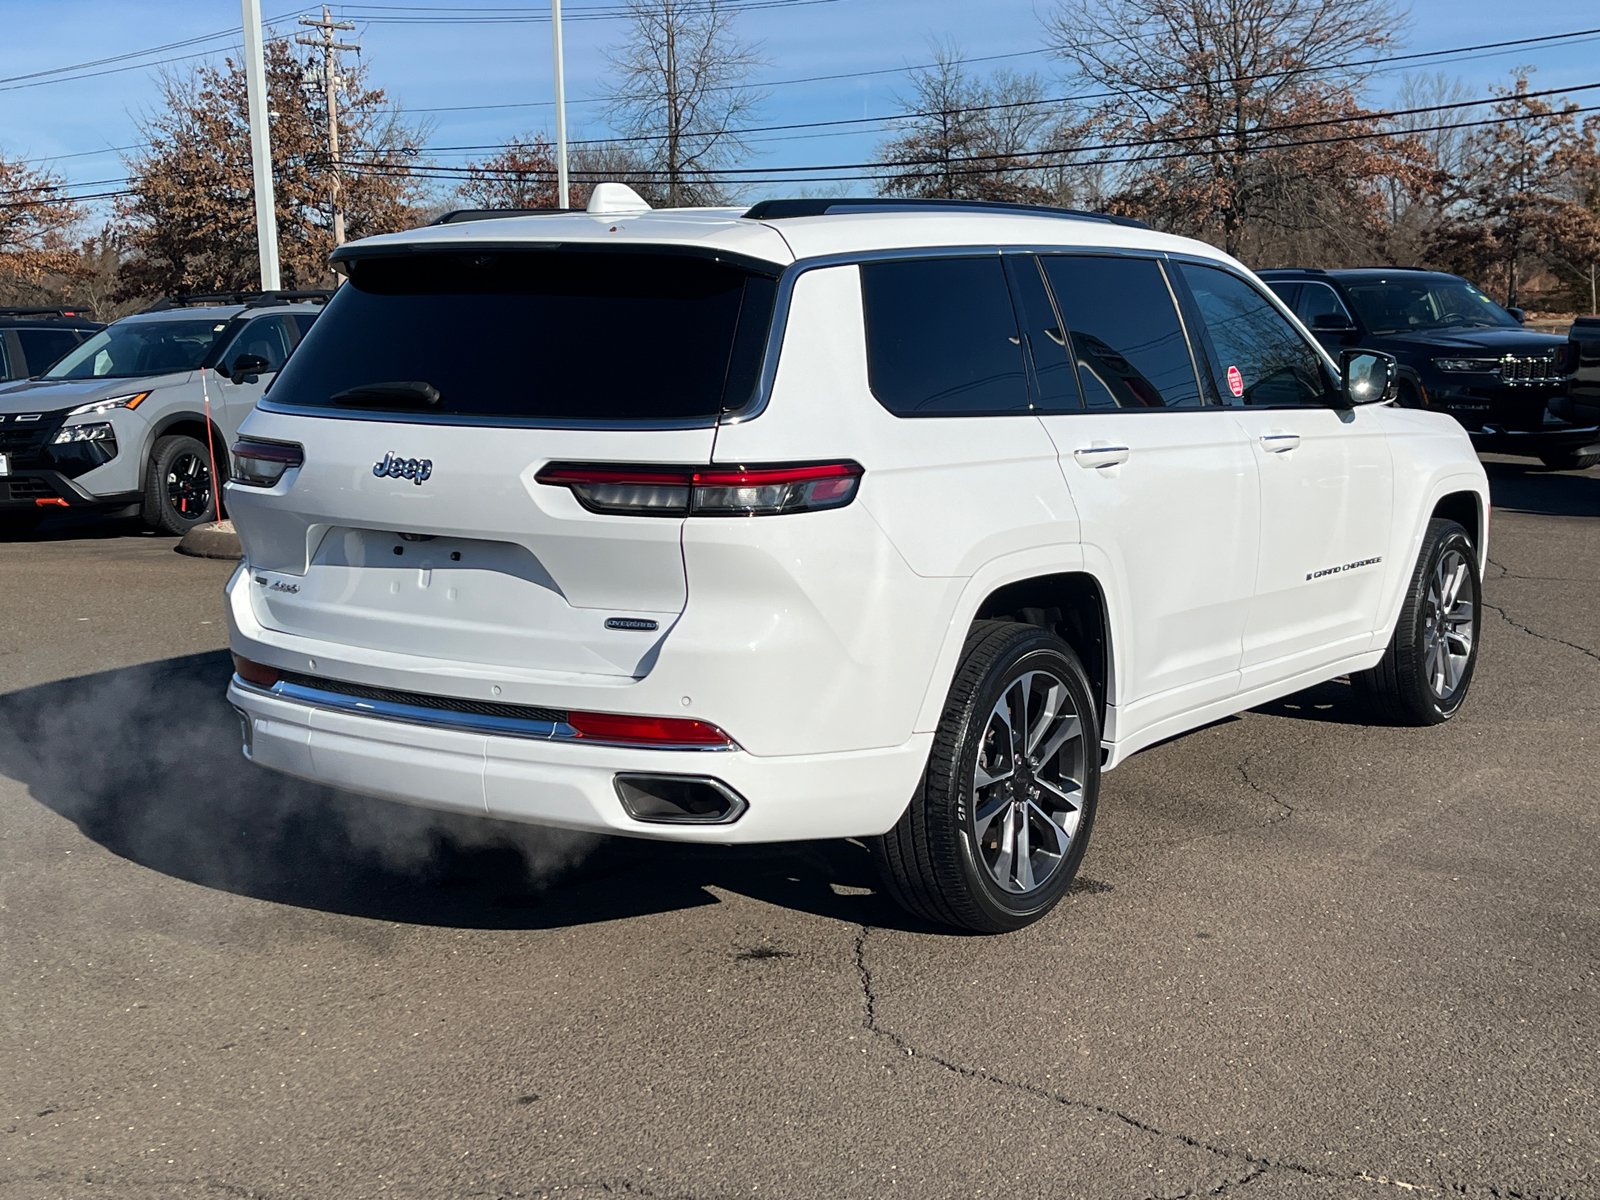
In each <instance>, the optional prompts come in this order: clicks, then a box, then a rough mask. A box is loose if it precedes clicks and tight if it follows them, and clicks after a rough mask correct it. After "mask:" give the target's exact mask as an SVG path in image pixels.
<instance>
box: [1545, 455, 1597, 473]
mask: <svg viewBox="0 0 1600 1200" xmlns="http://www.w3.org/2000/svg"><path fill="white" fill-rule="evenodd" d="M1539 461H1540V462H1542V463H1543V464H1544V465H1545V466H1547V467H1549V468H1550V469H1551V470H1552V471H1583V470H1587V469H1588V468H1590V467H1592V466H1594V465H1595V463H1600V454H1579V453H1578V452H1577V451H1576V450H1563V451H1562V452H1561V453H1559V454H1541V455H1539Z"/></svg>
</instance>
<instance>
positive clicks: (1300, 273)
mask: <svg viewBox="0 0 1600 1200" xmlns="http://www.w3.org/2000/svg"><path fill="white" fill-rule="evenodd" d="M1256 274H1258V275H1260V276H1261V278H1263V279H1269V280H1270V279H1294V280H1301V281H1305V282H1312V281H1314V280H1318V279H1394V278H1405V277H1410V278H1421V279H1460V278H1461V276H1459V275H1452V274H1450V273H1449V272H1448V271H1432V270H1429V269H1428V268H1426V267H1330V268H1328V269H1326V270H1324V269H1323V268H1321V267H1273V268H1271V269H1269V270H1265V271H1257V272H1256Z"/></svg>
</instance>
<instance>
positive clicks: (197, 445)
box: [142, 434, 217, 537]
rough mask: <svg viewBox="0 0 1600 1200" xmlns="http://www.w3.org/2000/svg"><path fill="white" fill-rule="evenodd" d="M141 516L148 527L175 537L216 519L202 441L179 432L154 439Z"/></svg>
mask: <svg viewBox="0 0 1600 1200" xmlns="http://www.w3.org/2000/svg"><path fill="white" fill-rule="evenodd" d="M142 515H143V517H144V523H145V524H146V525H148V526H149V527H150V528H151V529H153V530H155V531H156V532H157V533H170V534H172V535H173V536H175V537H182V536H183V535H184V534H186V533H188V532H189V530H191V529H193V528H194V527H195V526H196V525H203V524H205V523H206V522H207V521H215V520H216V519H217V493H216V487H215V482H214V481H213V480H212V478H211V455H210V453H209V452H207V450H206V447H205V444H204V443H203V442H200V441H198V440H196V439H195V438H192V437H187V436H184V435H182V434H178V435H175V436H173V437H164V438H162V439H160V440H159V441H157V442H156V445H155V449H154V450H153V451H152V452H151V455H150V470H149V473H148V475H147V477H146V480H145V489H144V508H143V514H142Z"/></svg>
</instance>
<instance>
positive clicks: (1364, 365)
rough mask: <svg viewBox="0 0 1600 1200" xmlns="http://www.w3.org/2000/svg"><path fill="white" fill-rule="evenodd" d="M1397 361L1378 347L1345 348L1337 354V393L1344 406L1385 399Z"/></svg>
mask: <svg viewBox="0 0 1600 1200" xmlns="http://www.w3.org/2000/svg"><path fill="white" fill-rule="evenodd" d="M1399 370H1400V365H1399V363H1397V362H1396V361H1395V357H1394V355H1392V354H1385V353H1383V351H1381V350H1346V351H1345V352H1344V353H1342V354H1340V355H1339V394H1340V397H1341V398H1342V399H1343V401H1344V406H1345V407H1346V408H1354V407H1355V406H1356V405H1357V404H1375V403H1377V402H1378V401H1379V400H1386V399H1388V396H1389V390H1390V389H1391V388H1392V387H1393V386H1394V381H1395V377H1396V376H1397V375H1398V374H1399Z"/></svg>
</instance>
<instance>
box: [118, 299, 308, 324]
mask: <svg viewBox="0 0 1600 1200" xmlns="http://www.w3.org/2000/svg"><path fill="white" fill-rule="evenodd" d="M321 311H322V305H320V304H196V305H191V306H189V307H186V308H164V309H162V310H161V311H159V312H142V313H134V314H133V315H132V316H129V317H123V318H122V319H121V320H119V321H116V322H115V324H117V325H131V324H139V325H149V324H152V323H155V324H159V323H160V322H163V321H206V320H212V321H215V322H216V323H217V324H219V325H220V324H222V323H223V322H224V321H231V320H233V318H234V317H237V316H238V315H239V314H240V313H245V312H250V313H262V314H266V313H284V312H292V313H320V312H321Z"/></svg>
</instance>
